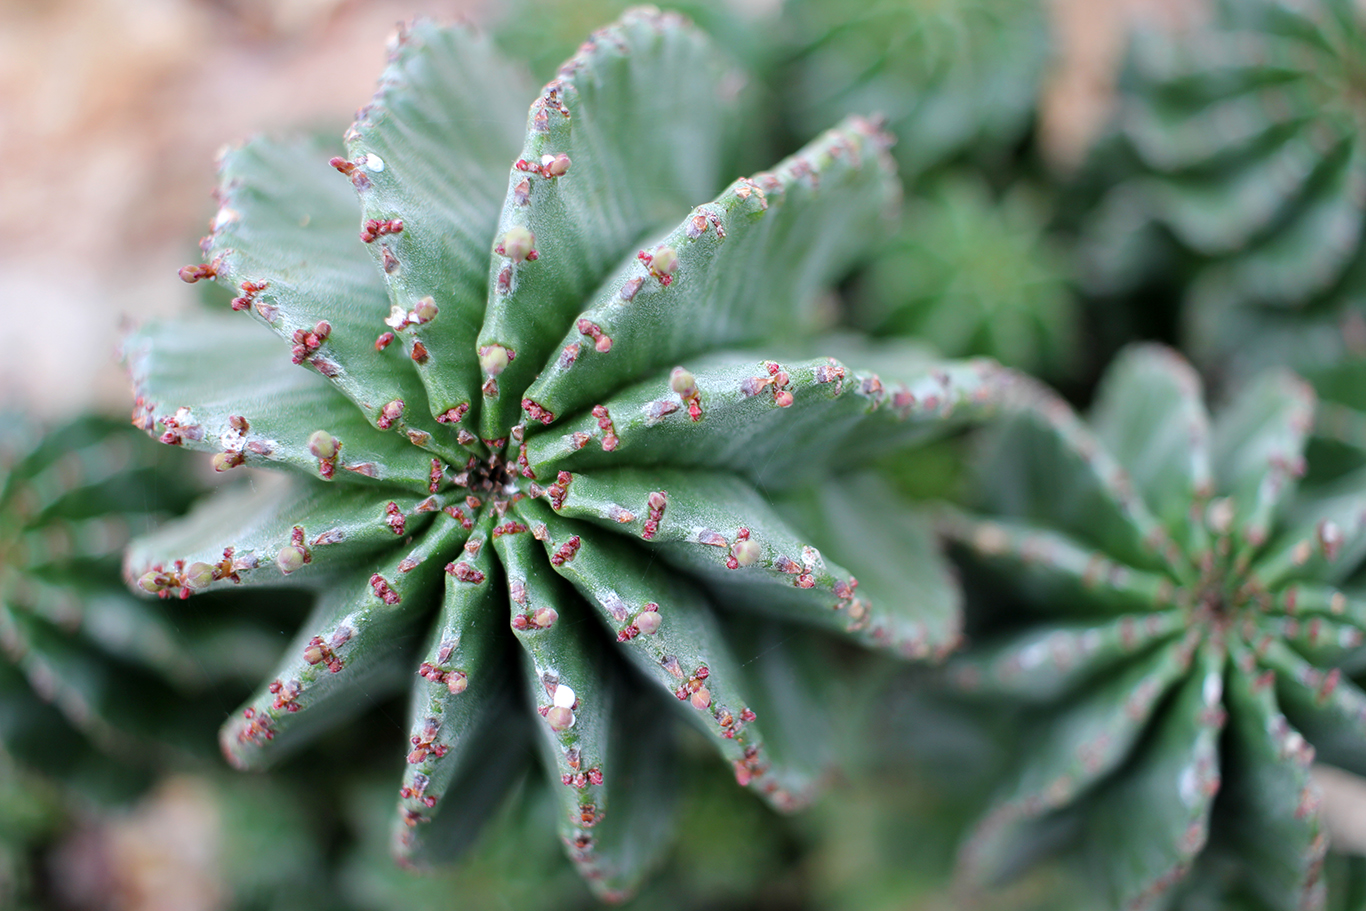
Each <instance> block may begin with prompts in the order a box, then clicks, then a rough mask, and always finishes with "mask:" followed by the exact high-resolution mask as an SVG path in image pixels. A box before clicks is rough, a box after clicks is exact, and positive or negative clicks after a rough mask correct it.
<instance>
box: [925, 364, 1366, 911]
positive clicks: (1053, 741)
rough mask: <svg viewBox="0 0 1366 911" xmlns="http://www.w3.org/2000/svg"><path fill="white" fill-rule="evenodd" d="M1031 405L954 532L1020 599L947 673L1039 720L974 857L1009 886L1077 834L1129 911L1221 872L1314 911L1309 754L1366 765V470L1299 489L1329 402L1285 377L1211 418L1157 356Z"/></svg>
mask: <svg viewBox="0 0 1366 911" xmlns="http://www.w3.org/2000/svg"><path fill="white" fill-rule="evenodd" d="M1028 398H1029V397H1025V403H1026V407H1024V408H1022V409H1021V410H1020V411H1019V413H1018V414H1017V415H1015V416H1012V418H1011V419H1010V420H1009V421H1006V422H1004V423H1003V424H1002V425H1001V426H1000V427H999V428H997V429H996V430H995V431H994V432H993V443H992V445H991V446H990V447H989V449H988V455H987V458H986V460H985V464H984V466H983V470H982V471H981V474H980V477H981V485H982V492H983V495H984V498H985V502H986V504H987V507H988V509H989V515H987V516H970V515H968V514H964V513H958V514H954V515H952V516H950V517H949V518H947V519H946V520H945V529H946V531H947V532H948V534H949V535H950V536H951V537H952V538H953V539H954V540H955V541H957V542H958V543H959V544H961V545H962V546H963V547H965V548H966V549H968V550H969V551H970V552H971V553H973V554H974V555H975V556H976V557H978V558H980V560H982V561H984V562H986V563H988V564H994V565H996V566H997V567H999V568H1005V569H1007V570H1008V571H1009V573H1010V574H1011V576H1010V586H1011V588H1013V589H1015V590H1016V591H1018V592H1019V593H1020V594H1021V595H1023V600H1024V604H1022V605H1015V606H1011V605H1012V602H1010V601H1008V600H1007V601H1001V602H1000V603H999V605H998V606H995V607H994V608H991V607H988V608H984V610H983V612H982V615H981V616H979V617H978V618H977V619H976V620H975V621H971V622H970V627H969V628H970V631H971V632H972V634H973V635H974V637H975V638H976V639H977V641H979V642H981V643H982V644H981V645H980V646H978V647H977V648H975V649H973V650H972V651H971V652H970V653H968V654H965V655H964V656H962V657H961V658H960V659H958V660H957V662H956V664H955V665H954V666H953V668H952V669H951V677H952V679H953V680H954V682H955V683H957V684H958V685H959V686H961V687H963V688H965V689H967V690H968V691H971V692H975V693H981V694H990V695H991V696H992V697H993V698H996V699H999V700H1001V702H1002V704H1004V705H1014V706H1020V705H1023V706H1025V707H1026V708H1027V710H1028V712H1029V713H1030V714H1029V717H1030V718H1032V719H1033V722H1034V723H1032V724H1030V725H1027V726H1026V727H1025V728H1024V733H1023V734H1022V737H1023V738H1024V743H1025V744H1027V747H1026V748H1025V749H1024V750H1022V751H1021V752H1022V756H1023V758H1022V761H1021V762H1020V763H1019V768H1018V774H1017V775H1016V776H1015V777H1014V778H1013V781H1011V783H1010V784H1009V785H1008V786H1007V787H1005V788H1004V789H1003V791H1002V793H1001V794H1000V795H999V798H998V800H997V801H996V803H995V805H994V807H993V808H992V809H991V810H990V811H989V812H988V813H987V814H986V815H985V817H984V818H983V820H982V821H981V822H980V823H979V825H978V826H977V827H976V830H975V834H974V835H973V837H972V838H971V839H970V840H969V841H968V842H967V844H966V847H965V850H964V864H965V867H966V868H967V869H968V870H969V871H971V872H973V873H975V874H978V875H983V876H992V875H996V874H999V873H1001V872H1003V871H1006V870H1008V869H1010V868H1011V867H1012V866H1014V865H1017V864H1018V863H1019V862H1021V858H1022V856H1024V855H1027V854H1028V853H1029V848H1031V847H1037V845H1038V844H1040V843H1041V842H1039V841H1033V844H1031V840H1035V839H1041V838H1043V836H1042V835H1041V833H1043V832H1045V831H1050V830H1051V831H1052V832H1053V833H1054V834H1055V835H1056V834H1057V833H1058V831H1059V829H1058V828H1057V827H1058V825H1059V823H1060V821H1062V822H1073V823H1077V822H1080V823H1081V824H1082V825H1083V826H1084V832H1085V836H1084V840H1083V841H1082V843H1081V845H1080V847H1079V850H1080V851H1081V852H1082V854H1083V855H1084V856H1086V857H1087V858H1089V860H1090V862H1091V863H1092V865H1093V866H1092V869H1093V870H1094V871H1096V872H1098V873H1099V874H1100V875H1101V876H1102V877H1103V879H1104V880H1105V881H1106V884H1107V886H1108V888H1109V894H1110V897H1111V900H1112V901H1113V902H1114V903H1115V904H1116V905H1118V906H1120V907H1133V908H1146V907H1156V906H1162V905H1163V904H1164V903H1166V902H1168V901H1169V900H1170V898H1171V895H1172V893H1173V891H1174V890H1176V889H1177V888H1178V887H1180V886H1182V884H1183V881H1186V880H1187V878H1188V877H1193V884H1191V886H1190V888H1192V889H1193V890H1195V891H1200V890H1208V889H1210V888H1212V886H1211V882H1212V880H1214V879H1217V877H1218V875H1219V874H1220V873H1221V871H1223V870H1224V869H1225V868H1226V866H1227V865H1228V864H1233V865H1234V867H1235V869H1236V870H1237V871H1238V876H1237V878H1236V879H1232V880H1231V882H1232V883H1233V886H1232V891H1234V892H1237V893H1240V894H1241V895H1242V896H1243V897H1242V898H1241V899H1240V901H1244V902H1251V903H1252V906H1256V907H1261V906H1265V907H1269V908H1306V907H1322V906H1323V902H1324V890H1323V886H1322V881H1321V875H1320V874H1321V871H1322V867H1323V864H1324V858H1325V852H1326V850H1327V847H1328V843H1327V835H1326V833H1325V832H1324V829H1323V825H1322V821H1321V818H1320V815H1319V793H1318V791H1317V789H1316V787H1315V785H1314V783H1313V781H1312V780H1311V778H1310V776H1309V765H1310V763H1311V761H1312V760H1313V757H1314V756H1315V752H1316V750H1317V753H1318V756H1319V757H1320V758H1321V759H1323V760H1325V761H1327V762H1330V763H1333V764H1337V765H1341V766H1342V767H1344V768H1347V769H1352V770H1355V771H1357V772H1361V771H1366V727H1364V726H1363V725H1364V724H1366V693H1363V692H1362V690H1361V689H1360V688H1359V687H1358V686H1357V684H1355V683H1354V682H1353V681H1352V679H1351V676H1352V675H1353V674H1355V673H1358V672H1360V671H1361V670H1362V667H1363V665H1362V661H1361V657H1362V654H1363V651H1362V648H1361V646H1362V641H1363V630H1366V625H1363V624H1366V614H1363V606H1362V605H1363V602H1362V601H1361V597H1360V594H1359V592H1358V589H1357V588H1356V585H1357V583H1356V581H1355V579H1356V574H1357V570H1358V568H1359V565H1360V563H1361V561H1362V557H1363V554H1364V553H1366V550H1364V548H1366V537H1363V531H1366V524H1363V516H1366V509H1363V506H1366V499H1364V498H1366V480H1363V478H1362V476H1361V475H1360V474H1359V473H1357V474H1348V475H1346V476H1343V477H1341V478H1339V479H1337V480H1336V481H1335V482H1333V484H1331V485H1328V486H1324V487H1317V488H1315V487H1308V486H1305V485H1301V484H1300V483H1299V478H1300V477H1301V475H1302V474H1303V473H1304V472H1305V468H1306V465H1305V456H1304V453H1305V446H1306V440H1307V436H1308V434H1309V431H1310V429H1311V427H1312V424H1313V419H1314V407H1315V397H1314V394H1313V391H1312V389H1311V388H1310V387H1309V385H1308V384H1307V383H1305V382H1304V381H1303V380H1301V379H1299V378H1297V377H1295V376H1293V375H1292V374H1289V373H1287V372H1276V371H1273V372H1270V373H1266V374H1264V375H1262V376H1260V377H1259V378H1258V379H1256V380H1255V381H1253V382H1251V383H1249V384H1248V385H1247V386H1246V387H1245V388H1243V389H1242V390H1240V391H1239V392H1238V393H1237V395H1236V396H1235V398H1234V399H1233V401H1231V402H1230V403H1229V404H1228V405H1227V406H1226V407H1225V408H1223V409H1221V410H1220V411H1219V412H1218V413H1217V415H1216V416H1215V417H1213V418H1211V417H1210V416H1209V415H1208V413H1207V411H1206V408H1205V405H1204V402H1203V396H1202V389H1201V384H1200V381H1199V379H1198V377H1197V376H1196V374H1195V373H1194V371H1193V370H1192V369H1191V367H1190V366H1189V365H1188V364H1186V363H1185V362H1184V361H1183V360H1181V358H1180V357H1179V356H1178V355H1176V354H1174V353H1173V352H1171V351H1168V350H1166V349H1163V348H1158V347H1153V346H1145V347H1137V348H1131V349H1128V350H1127V351H1126V352H1125V353H1124V354H1122V355H1121V357H1120V358H1119V359H1118V361H1117V363H1116V364H1115V365H1114V366H1113V367H1112V368H1111V369H1110V371H1109V372H1108V373H1107V374H1106V376H1105V378H1104V379H1103V381H1102V383H1101V387H1100V390H1099V393H1098V398H1097V403H1096V405H1095V407H1094V408H1093V410H1092V412H1091V416H1090V420H1089V422H1083V421H1082V420H1080V419H1079V418H1078V417H1077V416H1076V415H1075V414H1074V413H1073V412H1072V411H1071V409H1070V408H1068V407H1067V406H1066V405H1065V404H1064V403H1062V402H1061V401H1060V400H1058V399H1056V398H1054V397H1052V396H1051V395H1049V394H1047V393H1045V392H1043V391H1042V390H1039V391H1038V392H1037V394H1036V396H1035V397H1034V401H1032V402H1029V401H1028ZM989 601H990V599H988V602H989ZM1050 827H1052V828H1051V829H1050ZM1064 831H1065V829H1064ZM1045 841H1046V839H1045Z"/></svg>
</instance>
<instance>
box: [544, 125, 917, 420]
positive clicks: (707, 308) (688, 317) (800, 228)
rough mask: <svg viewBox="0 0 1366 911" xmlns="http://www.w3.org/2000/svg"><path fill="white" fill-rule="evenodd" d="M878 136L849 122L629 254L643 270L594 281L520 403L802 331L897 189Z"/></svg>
mask: <svg viewBox="0 0 1366 911" xmlns="http://www.w3.org/2000/svg"><path fill="white" fill-rule="evenodd" d="M888 139H889V137H886V136H885V135H883V134H880V133H879V132H878V131H877V130H876V128H875V127H874V126H873V125H872V124H870V123H869V122H868V121H866V120H863V119H862V118H853V119H851V120H848V121H846V122H845V123H843V124H841V125H840V126H839V127H837V128H836V129H833V130H830V131H829V132H827V133H826V134H825V135H823V136H821V137H820V138H819V139H817V140H816V141H814V142H812V143H811V144H810V145H808V146H807V147H806V148H804V149H802V150H801V151H800V152H798V153H797V154H796V155H794V156H792V157H791V158H788V159H786V160H784V161H783V162H781V163H779V164H778V165H777V166H776V167H775V168H774V169H773V171H772V172H769V173H763V174H758V175H755V176H754V177H753V178H742V179H740V180H738V181H736V182H735V183H733V184H731V186H730V187H728V188H727V189H726V190H724V191H722V193H721V195H720V196H718V197H717V198H716V199H715V201H713V202H711V203H709V204H707V205H705V206H700V207H698V208H696V209H694V210H693V211H692V214H691V215H689V216H688V217H687V218H685V219H684V220H683V223H682V224H681V225H680V226H678V227H677V228H675V229H674V230H673V231H671V232H670V233H669V234H668V235H666V236H665V237H664V238H663V240H662V241H661V242H660V243H659V244H658V245H655V246H653V247H650V248H648V249H646V250H642V251H641V253H642V254H644V255H645V256H646V257H650V260H649V262H648V263H646V262H645V261H643V260H637V261H632V262H630V263H628V264H627V265H626V266H625V267H624V268H622V269H619V270H618V271H617V272H616V273H614V275H613V276H612V278H611V279H609V280H608V281H607V282H606V283H605V284H604V285H603V287H602V289H601V290H599V291H598V293H597V294H596V295H595V296H594V297H593V299H592V301H591V303H590V304H589V305H588V307H587V309H585V310H584V312H583V313H581V314H580V315H579V318H578V320H577V323H576V325H575V326H574V328H572V329H571V330H570V331H569V334H568V335H566V336H565V338H564V339H563V342H562V345H561V354H560V356H559V357H558V358H557V359H556V360H554V361H553V362H552V363H551V364H550V365H548V366H547V367H546V369H545V370H544V371H543V372H542V373H541V375H540V377H539V379H537V381H536V382H535V383H534V384H532V386H531V388H530V389H529V390H528V391H527V393H526V398H527V400H528V401H527V403H524V407H528V406H529V407H530V408H533V409H535V411H534V412H533V414H543V413H545V412H549V413H551V414H554V415H565V414H572V413H573V412H575V411H577V410H579V409H582V408H584V407H587V406H590V405H592V404H593V402H594V400H595V399H599V398H601V397H602V396H605V395H610V394H611V393H612V391H613V390H615V389H616V388H618V387H619V386H620V385H621V382H622V380H623V379H631V378H636V377H640V376H643V375H646V374H648V373H650V372H651V371H652V370H653V369H655V368H657V366H658V365H659V364H664V363H669V362H671V361H673V362H676V361H678V360H679V359H682V358H687V357H692V356H694V355H697V354H698V353H700V352H704V351H708V350H716V349H718V348H725V347H734V346H737V345H745V344H751V343H754V342H756V341H759V340H761V339H778V340H782V339H785V338H791V337H793V336H794V335H796V334H797V333H798V332H799V331H801V330H804V329H806V328H808V326H809V325H810V323H811V312H810V311H811V309H812V306H813V304H814V296H815V294H816V293H817V292H818V291H819V290H820V289H822V288H825V287H828V286H829V285H830V284H831V283H832V282H833V281H835V280H836V279H838V278H840V276H841V275H842V274H843V273H844V272H845V271H847V270H848V269H849V267H850V266H851V265H852V264H853V263H854V262H855V261H856V260H857V259H858V258H859V257H860V255H861V254H864V253H866V252H867V251H868V250H869V248H870V246H871V244H870V232H871V233H872V234H876V233H877V228H878V226H879V225H885V224H886V219H885V213H886V210H887V209H888V205H889V202H891V201H892V200H894V199H895V198H896V193H897V184H896V181H895V178H894V177H893V176H892V165H891V164H890V161H889V160H888V159H887V156H886V152H885V145H886V143H887V141H888ZM665 257H667V258H668V259H667V260H666V259H665ZM665 263H667V269H666V268H664V267H663V264H665Z"/></svg>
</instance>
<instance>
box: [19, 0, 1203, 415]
mask: <svg viewBox="0 0 1366 911" xmlns="http://www.w3.org/2000/svg"><path fill="white" fill-rule="evenodd" d="M571 2H572V0H571ZM733 2H734V3H735V4H736V6H737V8H738V9H739V11H740V13H741V14H742V15H744V16H746V17H749V18H754V17H761V16H764V15H768V14H771V13H772V12H773V11H774V9H775V8H776V6H777V0H733ZM624 5H626V4H624V3H615V4H614V3H603V2H594V3H586V4H581V6H583V7H585V9H584V10H583V13H584V20H585V23H586V27H589V28H591V27H592V24H593V23H595V22H598V24H600V22H599V17H601V21H606V17H610V16H611V15H612V14H613V12H614V7H620V6H624ZM1199 7H1200V4H1199V3H1197V2H1193V0H1052V2H1051V5H1050V13H1051V18H1052V29H1053V33H1054V47H1055V50H1054V53H1053V60H1052V62H1051V65H1050V71H1051V76H1050V78H1049V81H1048V84H1049V89H1048V93H1047V99H1046V101H1045V103H1044V105H1043V107H1042V113H1041V115H1040V128H1041V131H1042V146H1043V148H1044V149H1045V150H1046V151H1047V154H1048V155H1049V156H1050V158H1051V159H1052V160H1053V162H1054V164H1055V165H1056V166H1057V167H1061V168H1067V167H1071V166H1074V165H1075V164H1076V162H1077V161H1079V160H1080V158H1081V157H1082V155H1083V154H1084V150H1085V148H1086V145H1087V143H1088V141H1089V140H1090V138H1091V137H1092V136H1093V135H1094V134H1095V132H1096V130H1097V126H1098V124H1099V123H1101V122H1102V121H1103V119H1104V117H1105V116H1106V114H1107V113H1108V111H1109V104H1110V96H1111V91H1112V88H1113V83H1114V75H1115V72H1116V69H1117V66H1118V63H1119V59H1120V57H1121V54H1122V50H1123V47H1124V40H1125V35H1126V33H1127V31H1128V30H1129V28H1130V27H1131V26H1132V25H1133V24H1134V23H1142V24H1146V25H1156V26H1159V27H1168V28H1170V27H1181V26H1182V25H1183V24H1184V23H1185V22H1187V21H1189V20H1190V19H1191V17H1193V16H1196V15H1198V10H1199ZM537 8H538V7H537V6H536V5H532V4H522V5H521V6H520V8H519V12H518V15H519V16H521V17H523V19H524V20H526V26H527V28H528V29H534V28H535V27H536V25H537V24H536V23H535V22H534V21H532V20H534V19H535V15H536V14H535V10H536V9H537ZM500 9H501V7H500V5H499V4H497V3H489V2H485V0H0V163H2V164H0V343H2V344H3V347H2V348H0V351H3V354H0V407H5V406H10V407H13V406H16V405H17V406H19V407H20V408H22V409H23V410H25V411H28V412H30V413H35V412H36V413H38V414H40V415H44V416H49V417H55V416H59V415H66V414H71V413H74V412H76V411H77V410H79V409H81V408H82V407H85V406H87V405H89V404H91V403H95V404H98V405H100V406H102V407H104V408H106V409H109V410H118V411H121V410H122V409H123V406H124V404H125V403H126V402H127V400H128V397H129V394H128V391H127V384H126V382H125V380H124V378H123V374H122V371H121V370H120V369H119V368H118V366H117V362H116V357H115V353H114V352H115V349H116V347H117V344H118V339H119V335H120V332H119V326H120V324H121V322H122V321H124V320H127V319H134V320H136V319H140V318H144V317H146V316H149V315H154V314H163V313H169V312H174V311H175V310H177V309H178V308H181V307H183V306H186V305H187V303H188V302H189V300H190V298H191V296H192V294H193V293H194V292H193V290H192V289H190V288H188V287H187V286H185V285H183V284H182V283H181V282H179V281H177V280H176V278H175V273H176V269H177V268H178V267H179V266H181V265H183V264H185V263H188V262H192V261H198V251H197V249H196V248H195V240H196V239H197V238H198V237H199V235H200V234H202V233H204V231H205V222H206V220H207V219H208V217H209V216H210V214H211V213H212V211H213V204H212V202H211V200H210V198H209V190H210V189H211V188H212V186H213V182H214V175H213V158H214V153H215V152H216V151H217V150H218V149H219V148H220V147H222V146H223V145H224V144H225V143H230V142H234V141H238V140H240V139H241V138H243V137H245V136H247V135H249V134H251V133H254V132H261V131H266V132H269V131H285V130H292V129H319V130H335V131H337V132H338V133H339V132H340V130H341V129H343V128H344V127H345V125H346V124H347V123H348V122H349V120H350V117H351V115H352V113H353V112H354V111H355V109H356V108H358V107H359V106H360V105H362V104H364V103H365V101H366V100H367V99H368V97H369V95H370V93H371V89H372V87H373V83H374V79H375V76H376V75H377V74H378V72H379V70H380V68H381V67H382V65H383V63H384V53H385V52H384V39H385V37H386V35H387V34H388V33H389V32H390V31H391V30H392V27H393V26H394V24H395V23H397V22H399V21H401V20H403V19H405V18H409V17H412V16H415V15H431V16H436V17H442V18H454V17H464V18H468V19H471V20H473V21H476V22H489V21H493V20H496V19H497V18H498V16H499V15H500Z"/></svg>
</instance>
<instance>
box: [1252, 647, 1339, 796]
mask: <svg viewBox="0 0 1366 911" xmlns="http://www.w3.org/2000/svg"><path fill="white" fill-rule="evenodd" d="M1257 658H1258V661H1259V662H1260V664H1261V665H1262V666H1263V667H1266V668H1269V669H1270V670H1271V671H1272V672H1273V673H1274V675H1275V683H1276V698H1277V701H1278V702H1279V703H1280V706H1281V711H1283V712H1285V714H1286V716H1287V717H1288V718H1289V719H1290V723H1291V724H1293V725H1294V727H1295V729H1296V730H1298V731H1300V732H1301V733H1302V734H1303V735H1304V736H1305V738H1306V739H1307V740H1309V741H1310V742H1311V743H1312V744H1314V748H1315V749H1316V750H1317V751H1318V756H1319V758H1320V759H1321V760H1323V761H1324V762H1327V763H1330V764H1331V765H1337V766H1341V767H1342V768H1344V769H1348V770H1350V771H1353V772H1356V773H1357V774H1358V775H1362V774H1366V692H1363V691H1362V690H1361V688H1360V687H1358V686H1357V685H1356V684H1355V683H1353V682H1352V681H1350V680H1348V679H1347V678H1346V677H1344V676H1343V675H1342V672H1341V671H1339V670H1338V669H1336V668H1333V669H1331V670H1322V669H1320V668H1316V667H1314V666H1313V665H1312V664H1310V663H1309V662H1307V661H1305V660H1304V659H1303V658H1301V657H1300V656H1299V655H1296V654H1295V653H1294V652H1293V651H1291V650H1290V648H1289V647H1288V646H1286V645H1285V644H1284V643H1281V642H1277V641H1274V640H1272V641H1264V642H1262V643H1260V644H1259V647H1258V655H1257Z"/></svg>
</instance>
